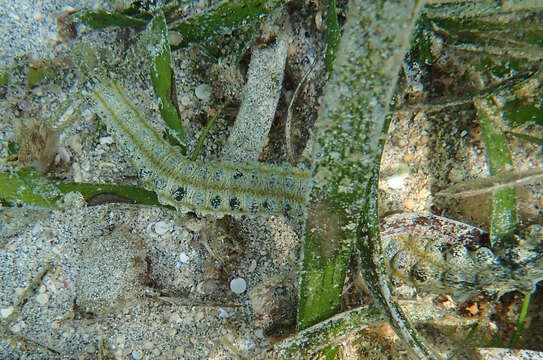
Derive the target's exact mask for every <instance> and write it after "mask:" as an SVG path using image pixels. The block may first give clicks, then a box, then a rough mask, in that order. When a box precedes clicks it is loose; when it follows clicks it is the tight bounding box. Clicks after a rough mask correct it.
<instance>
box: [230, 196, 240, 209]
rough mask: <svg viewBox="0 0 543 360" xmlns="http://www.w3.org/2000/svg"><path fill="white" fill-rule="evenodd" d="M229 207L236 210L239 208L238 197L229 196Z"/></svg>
mask: <svg viewBox="0 0 543 360" xmlns="http://www.w3.org/2000/svg"><path fill="white" fill-rule="evenodd" d="M230 209H232V210H238V209H239V200H238V198H235V197H233V198H231V199H230Z"/></svg>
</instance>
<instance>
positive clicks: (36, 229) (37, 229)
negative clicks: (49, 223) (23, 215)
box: [32, 222, 42, 236]
mask: <svg viewBox="0 0 543 360" xmlns="http://www.w3.org/2000/svg"><path fill="white" fill-rule="evenodd" d="M41 229H42V227H41V224H40V223H39V222H37V223H35V224H34V226H32V235H34V236H36V235H37V234H39V233H40V232H41Z"/></svg>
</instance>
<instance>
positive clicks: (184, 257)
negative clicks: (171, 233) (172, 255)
mask: <svg viewBox="0 0 543 360" xmlns="http://www.w3.org/2000/svg"><path fill="white" fill-rule="evenodd" d="M179 260H180V261H181V262H182V263H183V264H186V263H188V262H189V257H188V255H187V254H185V253H184V252H182V253H181V254H179Z"/></svg>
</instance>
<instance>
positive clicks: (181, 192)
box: [172, 186, 187, 201]
mask: <svg viewBox="0 0 543 360" xmlns="http://www.w3.org/2000/svg"><path fill="white" fill-rule="evenodd" d="M186 194H187V190H186V189H185V188H184V187H182V186H180V187H178V188H177V190H175V191H174V192H173V194H172V195H173V198H174V199H175V200H176V201H181V200H183V198H184V197H185V195H186Z"/></svg>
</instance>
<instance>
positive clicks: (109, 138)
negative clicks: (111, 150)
mask: <svg viewBox="0 0 543 360" xmlns="http://www.w3.org/2000/svg"><path fill="white" fill-rule="evenodd" d="M99 141H100V144H102V145H111V144H113V143H114V142H115V140H113V137H112V136H102V137H101V138H100V140H99Z"/></svg>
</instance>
